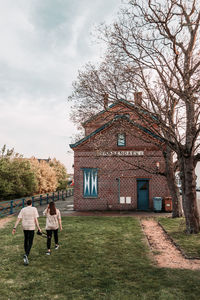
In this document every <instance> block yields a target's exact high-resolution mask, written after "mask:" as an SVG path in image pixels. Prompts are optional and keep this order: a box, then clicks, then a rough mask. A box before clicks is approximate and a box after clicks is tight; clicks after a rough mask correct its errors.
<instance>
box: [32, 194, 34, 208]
mask: <svg viewBox="0 0 200 300" xmlns="http://www.w3.org/2000/svg"><path fill="white" fill-rule="evenodd" d="M32 206H34V196H33V197H32Z"/></svg>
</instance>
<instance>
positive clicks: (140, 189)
mask: <svg viewBox="0 0 200 300" xmlns="http://www.w3.org/2000/svg"><path fill="white" fill-rule="evenodd" d="M137 208H138V209H139V210H149V180H148V179H137Z"/></svg>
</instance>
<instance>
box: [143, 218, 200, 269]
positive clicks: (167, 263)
mask: <svg viewBox="0 0 200 300" xmlns="http://www.w3.org/2000/svg"><path fill="white" fill-rule="evenodd" d="M141 224H142V228H143V231H144V233H145V235H146V237H147V239H148V242H149V245H150V248H151V250H152V253H153V257H154V260H155V262H156V264H157V265H158V266H159V267H161V268H175V269H190V270H200V260H197V259H196V260H195V259H186V258H185V257H184V256H183V255H182V254H181V252H180V251H179V250H178V249H177V247H176V246H175V245H174V244H173V243H172V242H171V241H170V239H169V238H168V237H167V234H166V233H165V232H164V231H163V229H162V228H161V226H159V225H158V223H157V222H156V221H155V220H153V219H142V220H141Z"/></svg>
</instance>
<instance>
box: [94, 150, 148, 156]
mask: <svg viewBox="0 0 200 300" xmlns="http://www.w3.org/2000/svg"><path fill="white" fill-rule="evenodd" d="M98 155H100V156H143V155H144V151H99V152H98Z"/></svg>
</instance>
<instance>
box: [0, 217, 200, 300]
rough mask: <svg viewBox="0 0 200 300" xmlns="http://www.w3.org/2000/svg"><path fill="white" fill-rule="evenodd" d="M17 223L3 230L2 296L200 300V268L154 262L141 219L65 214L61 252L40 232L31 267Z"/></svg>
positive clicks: (0, 245) (13, 299)
mask: <svg viewBox="0 0 200 300" xmlns="http://www.w3.org/2000/svg"><path fill="white" fill-rule="evenodd" d="M14 222H15V220H13V222H11V223H10V224H8V225H7V227H6V228H4V229H1V230H0V234H1V239H0V253H1V261H0V273H1V274H0V299H1V300H4V299H6V300H8V299H10V300H17V299H21V300H23V299H45V300H47V299H51V300H53V299H59V300H66V299H67V300H68V299H75V300H80V299H87V300H90V299H91V300H98V299H106V300H129V299H130V300H134V299H139V300H140V299H142V300H144V299H145V300H151V299H152V300H156V299H159V300H165V299H167V300H171V299H176V300H177V299H181V300H184V299H188V300H193V299H195V300H196V299H200V296H199V295H200V284H199V276H200V271H189V270H176V269H173V270H172V269H160V268H156V267H155V266H153V265H152V263H151V261H150V259H149V258H148V257H149V255H148V254H149V252H148V251H149V250H148V247H147V245H146V243H145V242H144V239H143V234H142V232H141V228H140V224H139V221H138V219H134V218H131V217H63V228H64V229H63V231H62V232H61V233H59V238H60V248H59V250H58V251H55V250H52V255H51V256H46V255H45V250H46V245H45V241H46V240H45V239H43V238H42V237H40V236H35V239H34V245H33V248H32V250H31V254H30V257H29V261H30V264H29V265H28V266H24V265H23V260H22V256H23V233H22V230H21V228H19V227H18V228H17V233H16V235H15V236H12V235H11V229H12V226H13V224H14ZM44 222H45V219H44V218H40V224H41V227H42V228H44Z"/></svg>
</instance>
